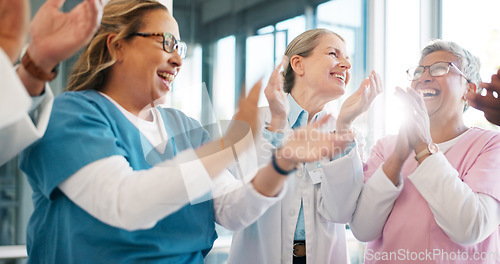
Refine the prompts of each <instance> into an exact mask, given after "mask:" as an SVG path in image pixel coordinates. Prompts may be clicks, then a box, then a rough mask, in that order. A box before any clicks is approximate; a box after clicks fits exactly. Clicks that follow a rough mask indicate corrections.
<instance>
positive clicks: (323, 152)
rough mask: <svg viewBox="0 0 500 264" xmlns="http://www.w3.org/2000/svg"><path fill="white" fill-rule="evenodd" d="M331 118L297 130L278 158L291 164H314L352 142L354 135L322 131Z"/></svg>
mask: <svg viewBox="0 0 500 264" xmlns="http://www.w3.org/2000/svg"><path fill="white" fill-rule="evenodd" d="M330 118H331V116H330V115H326V116H324V117H323V118H321V119H320V120H318V121H316V122H314V123H310V124H309V125H308V126H304V127H300V128H298V129H295V130H294V132H293V134H292V135H291V136H290V137H289V138H287V140H286V141H285V143H284V144H283V146H282V147H281V148H280V149H279V153H278V154H277V156H279V157H280V158H284V159H286V160H287V161H288V162H289V163H299V162H312V161H316V160H319V159H321V158H324V157H331V156H332V155H333V153H334V151H335V148H337V147H338V146H339V145H345V142H352V141H353V139H354V138H353V135H350V136H349V135H347V134H343V135H339V134H335V133H330V132H325V130H322V129H321V127H322V126H324V125H325V124H326V123H327V122H328V120H329V119H330Z"/></svg>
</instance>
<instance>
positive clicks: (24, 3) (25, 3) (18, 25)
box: [0, 0, 30, 63]
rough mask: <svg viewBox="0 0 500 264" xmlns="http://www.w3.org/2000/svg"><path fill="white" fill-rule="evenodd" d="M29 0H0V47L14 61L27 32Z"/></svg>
mask: <svg viewBox="0 0 500 264" xmlns="http://www.w3.org/2000/svg"><path fill="white" fill-rule="evenodd" d="M29 12H30V4H29V0H0V25H1V26H0V48H2V50H3V51H4V52H5V53H6V54H7V56H8V57H9V58H10V61H11V62H12V63H14V62H15V61H16V60H17V58H18V56H19V53H20V52H21V49H22V47H23V45H24V43H25V42H26V36H27V34H28V24H29V17H30V15H29Z"/></svg>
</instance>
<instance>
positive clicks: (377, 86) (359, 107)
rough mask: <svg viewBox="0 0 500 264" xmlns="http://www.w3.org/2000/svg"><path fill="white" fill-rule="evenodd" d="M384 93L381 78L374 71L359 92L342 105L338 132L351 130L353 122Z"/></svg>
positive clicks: (338, 120) (364, 81)
mask: <svg viewBox="0 0 500 264" xmlns="http://www.w3.org/2000/svg"><path fill="white" fill-rule="evenodd" d="M382 92H383V87H382V82H381V80H380V76H379V75H378V73H376V72H375V71H372V73H371V74H370V76H369V77H368V78H366V79H364V80H363V82H362V83H361V85H360V86H359V88H358V90H356V92H355V93H353V94H352V95H351V96H349V98H347V100H346V101H345V102H344V103H343V104H342V107H341V109H340V113H339V117H338V119H337V130H349V129H351V125H352V122H354V120H355V119H356V118H357V117H358V116H359V115H361V114H362V113H364V112H366V110H368V108H370V105H371V103H372V102H373V100H374V99H375V98H376V97H377V95H379V94H381V93H382Z"/></svg>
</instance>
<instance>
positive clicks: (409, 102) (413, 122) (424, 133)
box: [396, 87, 432, 153]
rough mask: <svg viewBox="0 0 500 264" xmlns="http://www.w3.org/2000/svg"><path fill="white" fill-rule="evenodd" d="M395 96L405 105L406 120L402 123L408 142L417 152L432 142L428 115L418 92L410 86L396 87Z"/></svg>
mask: <svg viewBox="0 0 500 264" xmlns="http://www.w3.org/2000/svg"><path fill="white" fill-rule="evenodd" d="M396 96H397V97H398V98H400V99H402V100H403V102H404V103H405V107H406V117H405V118H406V121H405V122H404V123H403V125H404V126H406V127H405V131H406V133H407V136H408V144H409V146H410V148H411V149H413V150H415V152H416V153H418V152H419V151H420V150H422V149H423V148H425V147H426V146H427V145H428V144H429V143H431V142H432V137H431V132H430V122H429V115H428V114H427V108H426V107H425V102H424V99H423V97H422V95H421V94H420V93H417V92H416V91H415V90H413V89H411V88H407V90H406V91H404V90H403V89H401V88H400V87H396Z"/></svg>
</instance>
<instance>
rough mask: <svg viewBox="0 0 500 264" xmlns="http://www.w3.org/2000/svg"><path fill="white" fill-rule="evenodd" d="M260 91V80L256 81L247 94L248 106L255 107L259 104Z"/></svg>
mask: <svg viewBox="0 0 500 264" xmlns="http://www.w3.org/2000/svg"><path fill="white" fill-rule="evenodd" d="M261 89H262V79H261V80H259V81H257V83H255V84H254V85H253V87H252V89H251V90H250V92H249V93H248V96H247V99H246V101H247V102H248V103H249V104H252V105H257V104H258V102H259V96H260V90H261Z"/></svg>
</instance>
